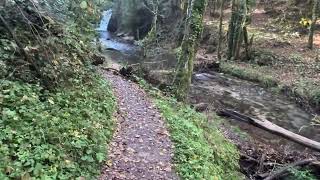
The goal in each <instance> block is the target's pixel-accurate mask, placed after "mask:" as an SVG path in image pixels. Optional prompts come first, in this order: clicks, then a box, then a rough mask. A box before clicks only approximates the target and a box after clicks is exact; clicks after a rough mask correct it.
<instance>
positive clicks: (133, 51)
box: [97, 9, 141, 64]
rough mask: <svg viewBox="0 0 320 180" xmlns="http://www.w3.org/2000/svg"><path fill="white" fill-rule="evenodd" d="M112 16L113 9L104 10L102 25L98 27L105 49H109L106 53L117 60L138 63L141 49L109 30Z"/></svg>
mask: <svg viewBox="0 0 320 180" xmlns="http://www.w3.org/2000/svg"><path fill="white" fill-rule="evenodd" d="M111 16H112V10H111V9H109V10H107V11H104V12H103V14H102V20H101V22H100V26H99V27H98V28H97V31H98V33H99V35H100V39H99V40H100V43H101V45H102V46H103V47H104V51H108V52H106V54H107V55H108V56H110V59H113V60H116V61H117V62H123V61H124V60H126V61H127V62H126V63H129V64H132V63H138V62H139V59H140V56H141V49H140V48H139V47H138V46H136V45H134V44H132V43H129V42H128V41H125V40H124V39H122V38H120V37H117V36H116V35H115V34H113V33H111V32H109V31H108V25H109V22H110V19H111Z"/></svg>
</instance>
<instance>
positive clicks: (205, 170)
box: [140, 81, 243, 179]
mask: <svg viewBox="0 0 320 180" xmlns="http://www.w3.org/2000/svg"><path fill="white" fill-rule="evenodd" d="M140 84H141V85H142V86H143V87H145V89H147V90H148V91H149V93H150V94H152V95H153V96H154V97H155V100H154V101H155V103H156V105H157V107H158V108H159V110H160V111H161V113H162V115H163V117H164V118H165V119H166V121H167V124H168V128H169V131H170V135H171V136H170V137H171V139H172V141H173V143H174V147H175V152H174V163H175V166H176V171H177V173H178V174H179V176H180V177H181V178H182V179H243V178H242V176H241V175H240V173H239V172H238V171H239V165H238V160H239V153H238V150H237V148H236V147H235V146H234V145H233V144H231V143H230V142H229V141H228V140H226V139H225V137H224V136H223V135H222V133H221V132H220V131H219V130H218V128H217V126H216V123H214V122H208V119H207V118H206V117H205V115H203V114H201V113H198V112H196V111H195V110H194V109H191V108H190V107H189V106H187V105H184V104H182V103H178V102H177V101H176V100H175V99H172V98H166V97H163V96H162V95H161V93H160V91H159V90H157V89H154V88H152V87H150V86H149V85H148V84H147V83H146V82H145V81H141V82H140Z"/></svg>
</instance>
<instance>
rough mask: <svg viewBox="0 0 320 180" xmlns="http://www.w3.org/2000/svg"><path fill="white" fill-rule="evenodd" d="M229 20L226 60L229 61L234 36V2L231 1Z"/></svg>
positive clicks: (231, 54) (233, 0)
mask: <svg viewBox="0 0 320 180" xmlns="http://www.w3.org/2000/svg"><path fill="white" fill-rule="evenodd" d="M231 13H232V14H231V20H230V22H229V29H228V56H227V59H228V60H231V58H232V57H233V46H234V35H235V26H236V17H237V15H236V0H232V1H231Z"/></svg>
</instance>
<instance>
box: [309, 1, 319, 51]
mask: <svg viewBox="0 0 320 180" xmlns="http://www.w3.org/2000/svg"><path fill="white" fill-rule="evenodd" d="M318 6H319V0H313V8H312V22H311V26H310V30H309V40H308V48H310V49H312V48H313V35H314V30H315V25H316V22H317V18H318V16H317V9H318Z"/></svg>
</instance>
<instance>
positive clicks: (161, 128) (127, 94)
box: [100, 72, 178, 180]
mask: <svg viewBox="0 0 320 180" xmlns="http://www.w3.org/2000/svg"><path fill="white" fill-rule="evenodd" d="M104 75H105V77H106V78H107V79H108V80H109V81H110V83H111V85H112V86H113V88H114V92H115V95H116V97H117V103H118V108H119V112H118V113H119V116H118V128H117V131H116V133H115V136H114V139H113V141H112V142H111V145H110V148H109V153H108V156H109V158H108V161H107V163H106V167H105V168H104V169H103V172H102V176H101V177H100V179H108V180H111V179H139V180H140V179H178V177H177V176H176V174H175V173H174V172H173V169H172V163H171V161H172V156H173V152H172V143H171V141H170V139H169V134H168V131H167V130H166V127H165V124H164V122H163V120H162V119H161V116H160V113H159V112H158V111H157V109H156V108H155V107H154V106H153V105H152V103H151V101H150V99H149V98H148V97H147V95H146V93H145V92H144V91H143V90H141V89H140V88H139V87H138V85H136V84H134V83H132V82H130V81H128V80H125V79H123V78H122V77H120V76H117V75H113V74H112V73H111V72H105V73H104Z"/></svg>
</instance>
